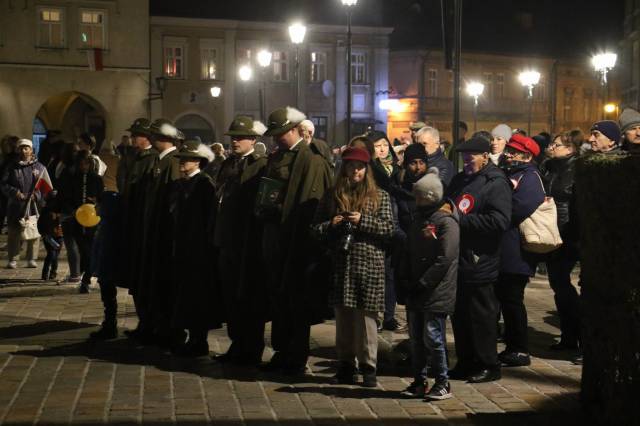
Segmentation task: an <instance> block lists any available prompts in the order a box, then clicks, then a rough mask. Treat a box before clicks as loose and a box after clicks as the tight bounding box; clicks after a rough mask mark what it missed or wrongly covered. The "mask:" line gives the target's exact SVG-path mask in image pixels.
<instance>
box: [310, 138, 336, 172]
mask: <svg viewBox="0 0 640 426" xmlns="http://www.w3.org/2000/svg"><path fill="white" fill-rule="evenodd" d="M309 147H310V148H311V149H312V150H313V151H314V152H315V153H316V154H318V155H321V156H322V158H324V159H325V160H327V163H329V166H331V168H333V167H335V163H334V161H333V154H332V153H331V148H329V145H328V144H327V143H326V142H325V141H323V140H322V139H316V138H313V139H312V140H311V143H310V144H309Z"/></svg>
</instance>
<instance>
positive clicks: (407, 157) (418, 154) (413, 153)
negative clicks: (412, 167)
mask: <svg viewBox="0 0 640 426" xmlns="http://www.w3.org/2000/svg"><path fill="white" fill-rule="evenodd" d="M416 159H421V160H422V161H424V162H425V163H426V162H427V151H426V150H425V149H424V145H422V144H420V143H412V144H411V145H409V146H408V147H407V149H405V151H404V160H403V162H402V164H404V165H405V166H406V165H408V164H409V163H411V162H412V161H413V160H416Z"/></svg>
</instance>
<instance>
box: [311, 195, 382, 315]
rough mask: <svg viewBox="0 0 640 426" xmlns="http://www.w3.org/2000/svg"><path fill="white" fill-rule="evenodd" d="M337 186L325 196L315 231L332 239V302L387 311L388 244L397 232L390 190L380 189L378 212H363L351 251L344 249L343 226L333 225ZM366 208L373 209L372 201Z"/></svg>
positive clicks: (350, 306)
mask: <svg viewBox="0 0 640 426" xmlns="http://www.w3.org/2000/svg"><path fill="white" fill-rule="evenodd" d="M333 193H334V191H333V190H329V191H327V193H326V194H325V196H324V197H323V199H322V201H321V202H320V205H319V206H318V210H317V212H316V217H315V219H314V223H316V225H315V226H314V231H315V233H316V235H317V236H319V237H320V238H321V239H323V240H325V241H328V243H329V246H330V247H331V255H332V260H333V276H332V283H333V285H332V291H331V293H330V302H329V304H330V305H331V306H344V307H348V308H358V309H363V310H365V311H372V312H383V311H384V283H385V265H384V258H385V246H386V244H387V243H388V241H389V240H390V239H391V237H392V236H393V229H394V225H393V215H392V212H391V201H390V198H389V194H387V193H386V192H385V191H383V190H380V189H378V197H379V206H378V210H377V211H375V212H374V213H362V216H361V218H360V223H358V225H357V226H356V227H355V230H354V231H353V242H352V243H351V246H350V249H349V251H348V252H344V251H342V250H341V249H340V245H341V241H342V236H343V235H344V234H343V232H342V231H341V230H342V227H340V226H338V227H332V226H331V219H333V217H334V216H335V215H336V214H338V212H337V210H336V207H335V202H334V201H333ZM367 206H368V208H367V209H365V211H371V204H370V203H369V204H368V205H367Z"/></svg>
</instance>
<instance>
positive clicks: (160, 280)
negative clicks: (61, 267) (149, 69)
mask: <svg viewBox="0 0 640 426" xmlns="http://www.w3.org/2000/svg"><path fill="white" fill-rule="evenodd" d="M181 136H182V135H181V132H180V131H179V130H178V129H176V127H175V126H174V125H173V123H171V122H170V121H169V120H166V119H164V118H159V119H157V120H155V121H154V122H153V123H152V124H151V141H152V143H153V147H154V149H155V150H156V151H157V152H158V162H157V163H156V165H155V167H154V168H153V173H152V175H151V178H150V179H149V181H148V185H147V189H146V191H145V192H146V198H145V206H144V217H145V221H144V228H143V237H142V238H143V247H144V250H143V256H142V259H141V264H140V267H139V268H138V274H139V275H138V299H139V304H140V305H143V306H144V308H143V310H145V311H146V315H147V319H148V324H149V328H150V329H151V331H150V333H153V336H150V337H152V338H151V339H150V340H153V341H155V342H156V343H159V344H160V345H161V346H163V347H166V348H169V347H170V346H171V345H172V343H173V344H178V345H179V344H181V343H183V342H184V337H185V336H184V332H182V331H180V332H177V331H176V332H172V331H171V330H170V327H169V324H170V322H169V319H170V316H169V314H170V310H171V306H172V303H171V280H172V278H173V269H172V267H171V266H172V250H173V226H172V222H173V220H172V218H171V215H170V212H169V207H170V199H169V198H170V197H169V196H170V194H171V190H172V186H173V183H174V181H176V180H177V179H179V178H180V161H179V160H178V157H177V156H176V154H177V150H176V146H175V145H176V143H177V142H178V141H179V140H180V138H181ZM174 340H175V342H174ZM180 340H182V341H180Z"/></svg>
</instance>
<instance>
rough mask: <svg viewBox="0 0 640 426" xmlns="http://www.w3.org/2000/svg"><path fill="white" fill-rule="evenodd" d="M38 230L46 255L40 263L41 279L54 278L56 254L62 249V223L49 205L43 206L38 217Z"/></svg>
mask: <svg viewBox="0 0 640 426" xmlns="http://www.w3.org/2000/svg"><path fill="white" fill-rule="evenodd" d="M38 232H39V233H40V235H42V241H43V242H44V247H45V249H46V250H47V256H46V257H45V258H44V264H43V265H42V280H43V281H47V280H55V279H56V278H57V275H58V256H59V255H60V251H61V250H62V245H63V243H64V242H63V241H64V240H63V238H62V224H61V223H60V215H59V214H58V213H54V212H53V211H52V209H51V208H50V207H49V206H45V207H44V208H43V209H42V212H41V213H40V217H39V218H38Z"/></svg>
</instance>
